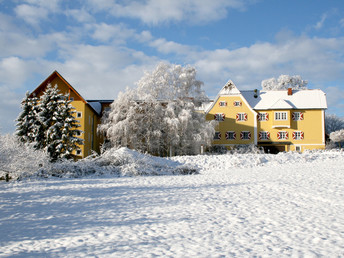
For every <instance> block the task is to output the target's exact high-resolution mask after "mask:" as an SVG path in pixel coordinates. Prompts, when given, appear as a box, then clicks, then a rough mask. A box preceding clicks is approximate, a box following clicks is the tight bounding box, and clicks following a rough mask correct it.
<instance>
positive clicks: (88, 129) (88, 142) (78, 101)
mask: <svg viewBox="0 0 344 258" xmlns="http://www.w3.org/2000/svg"><path fill="white" fill-rule="evenodd" d="M49 84H51V85H52V86H55V85H57V87H58V89H59V90H60V92H61V93H62V94H66V93H68V94H69V98H70V100H72V102H71V104H72V106H73V107H74V108H75V110H74V111H76V113H75V117H76V119H77V120H78V121H79V123H80V127H79V128H78V129H79V130H80V131H82V133H81V135H77V137H79V138H81V139H83V140H84V145H81V146H79V147H80V149H79V150H77V151H75V153H73V154H74V155H75V156H76V158H84V157H87V156H89V155H91V154H92V151H95V152H98V153H99V151H100V145H101V143H102V142H103V139H102V136H101V135H99V134H97V126H98V124H99V123H100V119H101V115H102V113H103V111H104V109H106V108H107V107H108V106H109V105H110V104H111V103H112V102H113V100H85V99H84V98H83V97H82V96H81V95H80V94H79V93H78V92H77V91H76V90H75V89H74V88H73V87H72V86H71V85H70V84H69V83H68V82H67V81H66V80H65V79H64V78H63V77H62V76H61V75H60V74H59V73H58V72H57V71H54V72H53V73H52V74H51V75H50V76H49V77H48V78H47V79H45V80H44V81H43V82H42V83H41V84H40V85H39V86H38V87H37V88H36V89H35V90H34V91H33V92H32V93H31V94H30V97H33V96H37V97H40V96H41V95H42V94H43V92H44V91H45V89H46V87H47V86H48V85H49Z"/></svg>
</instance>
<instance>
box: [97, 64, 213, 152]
mask: <svg viewBox="0 0 344 258" xmlns="http://www.w3.org/2000/svg"><path fill="white" fill-rule="evenodd" d="M202 84H203V83H202V82H201V81H198V80H197V79H196V70H195V68H193V67H190V66H187V67H182V66H180V65H169V64H164V63H160V64H159V65H158V66H157V67H156V69H155V70H154V71H152V72H151V73H147V72H146V73H145V75H144V76H143V77H142V78H141V79H140V80H139V81H138V82H137V88H136V89H132V90H128V89H127V91H126V92H125V93H120V94H119V96H118V98H117V100H115V101H114V102H113V103H112V105H111V111H110V113H109V115H108V116H107V117H105V118H104V119H103V121H102V124H101V125H100V127H99V130H100V131H102V132H104V133H105V134H106V137H107V138H108V139H109V140H110V141H111V143H112V145H113V146H116V147H118V146H128V147H131V148H134V149H137V150H140V151H142V152H148V153H151V154H155V155H167V154H168V153H170V152H173V153H177V154H195V153H197V152H198V150H199V149H200V145H201V144H204V145H205V146H207V145H209V144H210V143H211V140H212V139H213V135H214V133H215V130H214V124H213V122H207V121H205V116H204V114H200V113H197V112H196V109H195V106H196V105H198V104H200V103H201V102H202V101H204V100H207V97H206V96H205V94H204V92H203V91H202V88H201V87H202ZM170 154H172V153H170Z"/></svg>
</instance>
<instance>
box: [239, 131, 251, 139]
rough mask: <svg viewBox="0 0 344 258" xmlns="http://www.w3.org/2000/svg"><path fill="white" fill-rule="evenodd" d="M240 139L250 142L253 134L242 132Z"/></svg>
mask: <svg viewBox="0 0 344 258" xmlns="http://www.w3.org/2000/svg"><path fill="white" fill-rule="evenodd" d="M240 139H241V140H250V139H251V132H246V131H244V132H241V133H240Z"/></svg>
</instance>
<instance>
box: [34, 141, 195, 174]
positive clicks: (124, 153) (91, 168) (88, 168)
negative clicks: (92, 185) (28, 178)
mask: <svg viewBox="0 0 344 258" xmlns="http://www.w3.org/2000/svg"><path fill="white" fill-rule="evenodd" d="M197 172H198V171H197V170H196V169H195V168H194V166H193V165H191V164H190V165H188V166H185V165H184V164H181V163H180V162H178V161H173V160H169V159H165V158H160V157H155V156H151V155H148V154H142V153H139V152H137V151H134V150H130V149H128V148H124V147H123V148H120V149H110V150H108V151H106V152H104V153H103V154H102V155H101V156H96V157H90V158H86V159H83V160H79V161H78V162H72V161H64V162H59V163H54V164H53V165H52V167H51V168H50V169H49V170H48V171H43V170H41V171H40V174H39V175H40V176H58V177H82V176H89V175H96V176H98V175H117V176H141V175H180V174H195V173H197Z"/></svg>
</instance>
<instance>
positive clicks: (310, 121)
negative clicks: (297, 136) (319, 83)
mask: <svg viewBox="0 0 344 258" xmlns="http://www.w3.org/2000/svg"><path fill="white" fill-rule="evenodd" d="M280 111H281V112H287V113H288V120H287V121H275V114H274V113H275V112H280ZM257 112H262V113H268V114H269V120H268V121H258V135H259V132H261V131H267V132H269V133H270V140H258V143H259V145H261V146H269V143H271V142H272V143H273V144H274V145H280V146H282V145H285V150H286V151H289V150H290V151H295V150H296V146H300V147H301V151H304V150H305V149H309V150H312V149H324V148H325V142H324V137H325V135H324V131H323V125H324V124H323V119H324V117H323V114H324V111H323V110H257ZM293 112H302V113H303V116H304V118H303V120H298V121H294V120H293V119H292V113H293ZM283 125H285V126H283ZM274 127H275V128H274ZM279 131H286V132H288V135H289V138H288V140H280V139H278V137H277V133H278V132H279ZM295 131H301V132H303V133H304V139H302V140H294V139H293V132H295ZM264 143H267V144H264ZM286 143H288V144H286ZM270 145H271V144H270Z"/></svg>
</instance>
